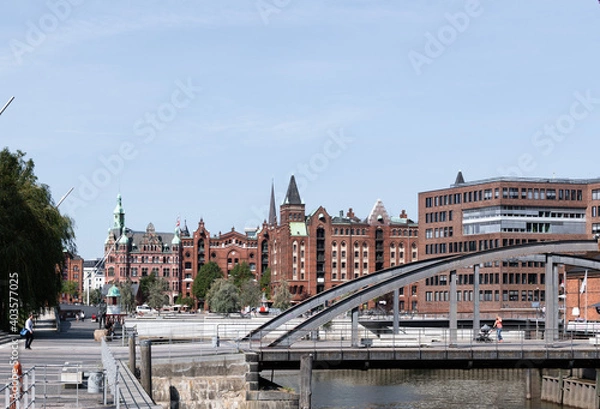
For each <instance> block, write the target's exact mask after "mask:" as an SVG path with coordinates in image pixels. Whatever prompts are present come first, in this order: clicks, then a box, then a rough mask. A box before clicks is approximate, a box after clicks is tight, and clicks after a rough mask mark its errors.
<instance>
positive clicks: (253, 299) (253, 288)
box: [240, 280, 262, 308]
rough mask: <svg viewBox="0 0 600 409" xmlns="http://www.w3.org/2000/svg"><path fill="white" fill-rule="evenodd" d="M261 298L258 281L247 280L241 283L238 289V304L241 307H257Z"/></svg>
mask: <svg viewBox="0 0 600 409" xmlns="http://www.w3.org/2000/svg"><path fill="white" fill-rule="evenodd" d="M261 298H262V292H261V291H260V287H259V286H258V283H257V282H256V281H253V280H248V281H246V282H244V283H243V284H242V288H241V289H240V304H241V305H242V307H247V306H248V307H251V308H252V307H258V305H259V304H260V300H261Z"/></svg>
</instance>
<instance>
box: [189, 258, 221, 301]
mask: <svg viewBox="0 0 600 409" xmlns="http://www.w3.org/2000/svg"><path fill="white" fill-rule="evenodd" d="M219 278H223V271H222V270H221V267H219V265H218V264H217V263H215V262H214V261H209V262H208V263H206V264H204V265H203V266H202V267H200V270H199V271H198V275H196V279H195V280H194V284H192V294H194V297H196V298H197V299H198V300H200V301H204V300H205V299H206V293H207V292H208V290H209V288H210V286H211V285H212V284H213V282H214V281H215V280H217V279H219Z"/></svg>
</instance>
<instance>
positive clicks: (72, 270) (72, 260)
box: [60, 250, 83, 303]
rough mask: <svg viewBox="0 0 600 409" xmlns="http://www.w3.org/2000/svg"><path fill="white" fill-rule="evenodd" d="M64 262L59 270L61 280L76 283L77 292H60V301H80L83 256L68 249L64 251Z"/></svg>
mask: <svg viewBox="0 0 600 409" xmlns="http://www.w3.org/2000/svg"><path fill="white" fill-rule="evenodd" d="M64 255H65V264H64V266H63V269H62V272H61V279H62V281H63V282H64V281H72V282H74V283H75V284H76V285H77V294H75V295H69V294H64V293H63V294H61V296H60V302H61V303H76V302H81V297H82V295H83V258H81V257H80V256H78V255H77V254H73V253H71V252H70V251H66V250H65V252H64Z"/></svg>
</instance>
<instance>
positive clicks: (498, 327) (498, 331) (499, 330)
mask: <svg viewBox="0 0 600 409" xmlns="http://www.w3.org/2000/svg"><path fill="white" fill-rule="evenodd" d="M494 328H496V335H497V339H498V342H502V318H500V316H499V315H498V316H496V322H494Z"/></svg>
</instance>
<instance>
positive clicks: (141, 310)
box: [135, 304, 154, 315]
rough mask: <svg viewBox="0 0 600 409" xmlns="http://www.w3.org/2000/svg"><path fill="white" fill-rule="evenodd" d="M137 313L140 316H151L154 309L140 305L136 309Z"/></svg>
mask: <svg viewBox="0 0 600 409" xmlns="http://www.w3.org/2000/svg"><path fill="white" fill-rule="evenodd" d="M135 312H137V313H138V315H144V314H150V313H151V312H154V310H153V309H152V308H150V306H148V305H146V304H144V305H138V306H137V307H135Z"/></svg>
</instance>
